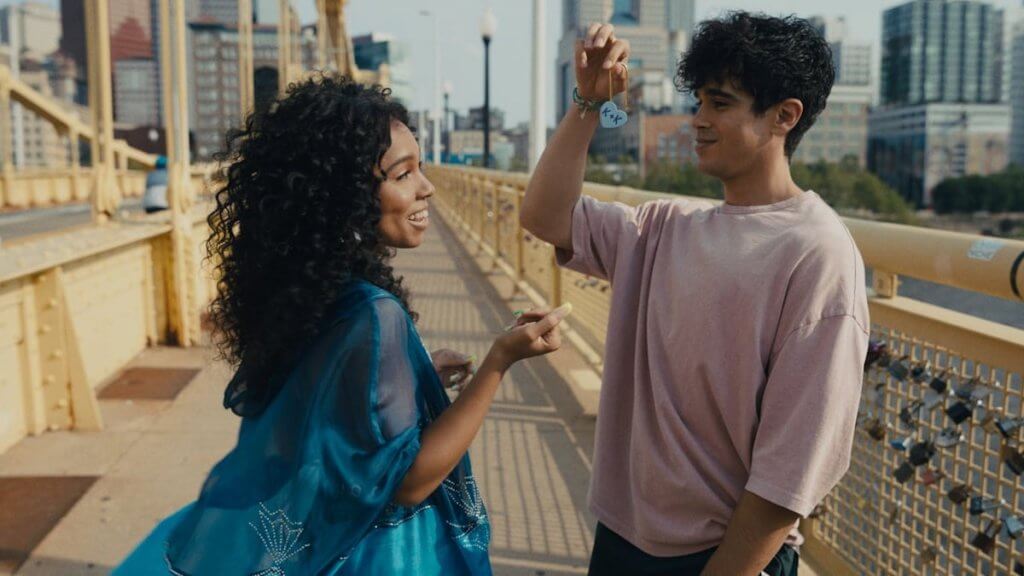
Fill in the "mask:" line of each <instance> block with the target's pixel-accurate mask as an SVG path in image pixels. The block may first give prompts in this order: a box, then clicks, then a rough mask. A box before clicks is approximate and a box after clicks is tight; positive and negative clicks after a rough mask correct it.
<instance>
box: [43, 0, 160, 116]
mask: <svg viewBox="0 0 1024 576" xmlns="http://www.w3.org/2000/svg"><path fill="white" fill-rule="evenodd" d="M154 4H155V2H154V0H118V1H117V2H111V3H110V60H111V66H112V67H113V68H112V70H111V73H112V74H113V75H114V77H115V78H114V80H113V84H114V85H116V84H117V81H116V75H117V74H116V68H117V66H116V65H117V62H119V61H120V60H124V59H132V60H134V59H139V58H147V59H149V58H154V57H156V55H158V54H159V52H158V51H157V52H154V42H155V39H154V34H153V30H154V24H155V18H154V12H155V10H154ZM60 20H61V31H60V43H59V49H60V51H61V53H63V54H64V55H65V56H67V57H69V58H71V60H73V61H74V63H75V71H76V73H77V74H78V78H76V79H75V84H76V88H77V92H78V93H77V95H76V98H75V101H76V102H78V103H80V104H86V103H87V99H88V95H87V89H86V86H87V78H88V60H89V59H88V56H87V52H86V38H85V6H84V2H82V0H61V11H60ZM156 29H159V27H157V28H156ZM158 91H159V90H158ZM114 99H115V114H116V107H117V104H116V102H117V95H116V94H115V95H114ZM154 106H156V107H157V108H159V105H158V103H155V104H154Z"/></svg>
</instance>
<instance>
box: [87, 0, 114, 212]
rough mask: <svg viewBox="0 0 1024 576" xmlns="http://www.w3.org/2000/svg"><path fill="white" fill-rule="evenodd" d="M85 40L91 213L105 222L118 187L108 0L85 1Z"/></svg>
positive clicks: (112, 208)
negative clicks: (90, 130)
mask: <svg viewBox="0 0 1024 576" xmlns="http://www.w3.org/2000/svg"><path fill="white" fill-rule="evenodd" d="M85 18H86V40H87V43H88V44H87V45H88V52H89V56H90V58H89V60H90V64H91V66H90V68H89V87H90V96H91V98H90V100H89V107H90V108H91V109H92V123H93V133H94V134H95V135H96V138H94V139H93V142H92V144H93V156H92V162H93V184H92V186H93V188H92V208H93V216H94V217H95V218H96V219H97V220H98V221H99V222H104V221H106V220H107V219H108V218H109V217H110V216H112V215H113V214H114V213H115V212H116V211H117V205H118V203H119V202H120V198H119V195H120V194H119V192H120V191H119V190H118V189H117V185H116V182H115V181H114V169H115V168H114V149H113V146H114V101H113V89H112V86H111V64H110V3H109V0H87V1H86V3H85Z"/></svg>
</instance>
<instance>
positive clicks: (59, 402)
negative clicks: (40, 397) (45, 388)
mask: <svg viewBox="0 0 1024 576" xmlns="http://www.w3.org/2000/svg"><path fill="white" fill-rule="evenodd" d="M67 407H68V400H67V398H61V399H60V400H57V408H67Z"/></svg>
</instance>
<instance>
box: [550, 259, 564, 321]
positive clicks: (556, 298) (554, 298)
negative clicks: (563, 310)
mask: <svg viewBox="0 0 1024 576" xmlns="http://www.w3.org/2000/svg"><path fill="white" fill-rule="evenodd" d="M550 266H551V307H552V308H558V307H559V306H561V305H562V269H561V268H560V267H559V266H558V259H557V258H556V257H555V247H554V246H552V247H551V261H550Z"/></svg>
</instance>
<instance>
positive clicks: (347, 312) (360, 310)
mask: <svg viewBox="0 0 1024 576" xmlns="http://www.w3.org/2000/svg"><path fill="white" fill-rule="evenodd" d="M394 305H397V306H398V307H401V303H400V302H399V301H398V299H397V298H395V295H394V294H392V293H391V292H388V291H387V290H385V289H383V288H381V287H380V286H377V285H376V284H373V283H371V282H368V281H366V280H363V279H361V278H359V279H355V280H352V281H350V282H348V283H347V284H346V285H345V286H344V287H343V288H342V290H341V292H340V293H339V294H338V296H337V298H335V300H334V303H333V304H331V307H330V313H329V314H328V319H329V321H330V322H331V323H332V324H333V323H337V322H340V321H343V320H345V319H348V318H352V317H355V316H360V315H366V314H373V313H375V312H376V311H377V310H379V309H381V308H387V309H390V308H392V307H394Z"/></svg>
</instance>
